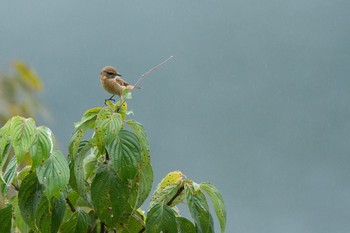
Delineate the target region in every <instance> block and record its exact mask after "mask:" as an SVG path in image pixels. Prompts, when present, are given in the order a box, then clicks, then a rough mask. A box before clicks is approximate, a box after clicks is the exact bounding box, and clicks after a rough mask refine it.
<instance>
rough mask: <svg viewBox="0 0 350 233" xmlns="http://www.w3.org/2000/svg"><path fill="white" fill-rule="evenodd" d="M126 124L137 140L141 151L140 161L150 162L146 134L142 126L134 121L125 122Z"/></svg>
mask: <svg viewBox="0 0 350 233" xmlns="http://www.w3.org/2000/svg"><path fill="white" fill-rule="evenodd" d="M126 123H127V124H128V125H129V126H130V127H131V129H132V130H133V132H134V134H135V135H136V136H137V138H138V139H139V142H140V145H141V149H142V161H143V162H149V161H150V145H149V143H148V140H147V134H146V131H145V128H144V127H143V125H142V124H140V123H139V122H137V121H135V120H127V121H126Z"/></svg>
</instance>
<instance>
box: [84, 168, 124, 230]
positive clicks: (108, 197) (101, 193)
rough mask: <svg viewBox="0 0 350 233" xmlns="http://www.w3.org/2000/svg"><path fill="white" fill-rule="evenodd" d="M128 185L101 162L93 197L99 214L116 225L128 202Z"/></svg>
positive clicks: (108, 223)
mask: <svg viewBox="0 0 350 233" xmlns="http://www.w3.org/2000/svg"><path fill="white" fill-rule="evenodd" d="M128 189H129V188H128V186H127V183H124V182H123V181H122V180H121V179H120V178H119V177H118V176H117V175H116V173H115V171H114V170H113V169H111V168H110V167H108V166H107V165H106V164H101V165H100V166H99V167H98V169H97V172H96V176H95V177H94V180H93V181H92V184H91V199H92V201H93V204H94V206H95V209H96V211H97V215H98V216H99V218H100V219H101V221H104V222H105V223H106V224H107V226H109V227H115V226H116V224H117V222H118V220H119V219H120V217H121V216H122V213H123V211H124V209H125V208H127V203H128V195H129V192H128Z"/></svg>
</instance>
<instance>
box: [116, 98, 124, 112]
mask: <svg viewBox="0 0 350 233" xmlns="http://www.w3.org/2000/svg"><path fill="white" fill-rule="evenodd" d="M124 101H125V100H123V99H122V98H120V101H119V102H120V104H119V106H118V108H117V112H119V110H120V109H121V107H122V106H123V104H124Z"/></svg>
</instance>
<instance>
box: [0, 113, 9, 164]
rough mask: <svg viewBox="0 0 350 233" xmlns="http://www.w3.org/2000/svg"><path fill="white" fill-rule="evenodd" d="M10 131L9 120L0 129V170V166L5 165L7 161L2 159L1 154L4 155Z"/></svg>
mask: <svg viewBox="0 0 350 233" xmlns="http://www.w3.org/2000/svg"><path fill="white" fill-rule="evenodd" d="M10 130H11V120H8V121H7V122H6V124H5V125H4V126H3V127H2V128H1V129H0V168H2V164H3V163H5V162H6V159H7V158H3V157H4V156H3V154H5V153H4V151H5V148H6V147H7V145H8V139H9V136H10ZM0 170H1V169H0Z"/></svg>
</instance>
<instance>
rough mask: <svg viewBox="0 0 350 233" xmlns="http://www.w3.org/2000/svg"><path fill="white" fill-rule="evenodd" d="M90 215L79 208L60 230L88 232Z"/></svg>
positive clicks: (63, 231) (72, 232) (74, 232)
mask: <svg viewBox="0 0 350 233" xmlns="http://www.w3.org/2000/svg"><path fill="white" fill-rule="evenodd" d="M90 221H91V220H90V216H89V215H88V214H87V213H86V212H85V211H83V210H77V211H76V212H74V213H73V214H72V216H71V217H70V218H69V219H68V220H67V221H66V222H65V223H64V224H63V225H62V227H61V229H60V231H61V232H62V233H81V232H87V230H88V227H89V224H90Z"/></svg>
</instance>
